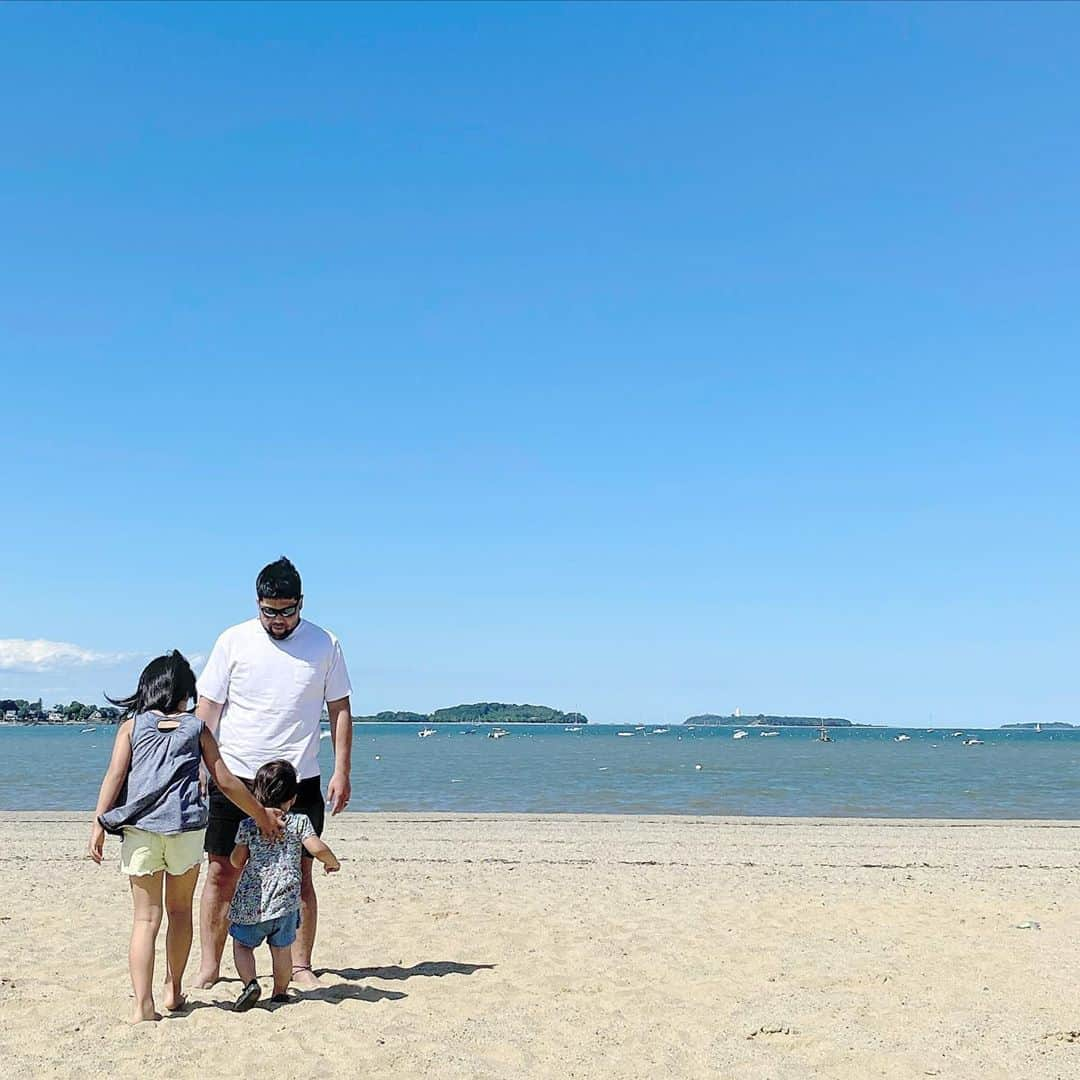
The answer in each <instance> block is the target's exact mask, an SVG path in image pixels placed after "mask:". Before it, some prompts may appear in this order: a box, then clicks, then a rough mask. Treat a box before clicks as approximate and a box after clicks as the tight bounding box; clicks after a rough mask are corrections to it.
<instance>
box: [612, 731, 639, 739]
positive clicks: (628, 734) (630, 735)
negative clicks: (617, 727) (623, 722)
mask: <svg viewBox="0 0 1080 1080" xmlns="http://www.w3.org/2000/svg"><path fill="white" fill-rule="evenodd" d="M615 734H616V735H618V736H619V738H621V739H632V738H633V737H634V733H633V732H632V731H616V732H615Z"/></svg>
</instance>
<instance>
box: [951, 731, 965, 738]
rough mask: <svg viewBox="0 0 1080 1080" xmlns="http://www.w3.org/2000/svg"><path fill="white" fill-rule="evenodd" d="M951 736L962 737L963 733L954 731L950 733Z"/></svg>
mask: <svg viewBox="0 0 1080 1080" xmlns="http://www.w3.org/2000/svg"><path fill="white" fill-rule="evenodd" d="M952 737H953V738H954V739H962V738H963V737H964V733H963V732H962V731H954V732H953V733H952Z"/></svg>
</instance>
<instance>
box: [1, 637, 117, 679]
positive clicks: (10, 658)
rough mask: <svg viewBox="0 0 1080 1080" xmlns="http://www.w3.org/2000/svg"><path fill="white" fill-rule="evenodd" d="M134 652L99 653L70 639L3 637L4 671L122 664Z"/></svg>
mask: <svg viewBox="0 0 1080 1080" xmlns="http://www.w3.org/2000/svg"><path fill="white" fill-rule="evenodd" d="M133 655H134V654H132V653H122V652H112V653H110V652H96V651H95V650H93V649H84V648H82V647H81V646H79V645H72V644H70V643H68V642H66V641H45V640H43V639H41V638H38V639H37V640H34V641H27V640H26V639H24V638H0V671H54V670H56V669H59V668H70V667H87V666H89V665H91V664H119V663H121V662H123V661H124V660H130V659H131V657H132V656H133Z"/></svg>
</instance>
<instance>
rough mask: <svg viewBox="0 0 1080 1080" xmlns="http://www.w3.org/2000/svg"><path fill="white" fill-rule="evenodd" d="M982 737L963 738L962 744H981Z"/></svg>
mask: <svg viewBox="0 0 1080 1080" xmlns="http://www.w3.org/2000/svg"><path fill="white" fill-rule="evenodd" d="M982 744H983V741H982V739H965V740H964V746H982Z"/></svg>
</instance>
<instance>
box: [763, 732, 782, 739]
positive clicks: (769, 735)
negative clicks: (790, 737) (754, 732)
mask: <svg viewBox="0 0 1080 1080" xmlns="http://www.w3.org/2000/svg"><path fill="white" fill-rule="evenodd" d="M779 734H780V732H779V731H763V732H762V733H761V737H762V738H763V739H771V738H773V737H774V736H776V735H779Z"/></svg>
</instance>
